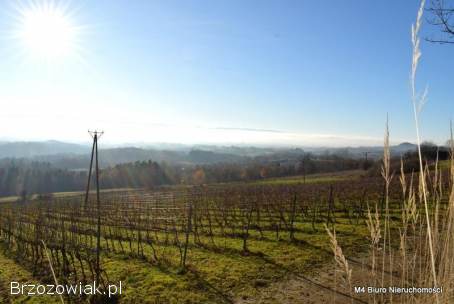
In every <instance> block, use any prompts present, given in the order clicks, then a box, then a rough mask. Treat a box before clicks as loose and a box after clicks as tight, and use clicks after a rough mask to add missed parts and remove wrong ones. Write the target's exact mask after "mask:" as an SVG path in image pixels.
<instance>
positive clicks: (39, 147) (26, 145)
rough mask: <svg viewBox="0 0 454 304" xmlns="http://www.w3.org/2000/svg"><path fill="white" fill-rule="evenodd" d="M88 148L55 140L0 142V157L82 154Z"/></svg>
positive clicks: (86, 151)
mask: <svg viewBox="0 0 454 304" xmlns="http://www.w3.org/2000/svg"><path fill="white" fill-rule="evenodd" d="M89 149H90V148H89V147H88V146H84V145H78V144H71V143H65V142H60V141H55V140H49V141H40V142H32V141H31V142H25V141H23V142H0V158H6V157H14V158H21V157H25V158H29V157H34V156H38V155H52V154H83V153H88V151H89Z"/></svg>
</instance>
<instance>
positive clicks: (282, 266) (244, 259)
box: [0, 176, 449, 303]
mask: <svg viewBox="0 0 454 304" xmlns="http://www.w3.org/2000/svg"><path fill="white" fill-rule="evenodd" d="M408 178H410V177H408ZM439 186H440V185H439ZM448 186H449V185H448V183H445V184H443V185H442V186H440V187H443V189H444V188H446V187H448ZM384 189H385V188H384V183H383V180H382V179H381V178H372V177H363V176H357V177H356V178H351V179H349V180H339V181H337V182H334V183H333V182H319V183H308V184H304V183H298V184H295V183H291V184H288V185H285V184H276V185H254V184H250V185H247V184H245V185H239V184H238V185H228V184H224V185H213V186H197V187H188V188H182V187H180V188H176V189H175V188H169V189H165V188H163V189H160V190H157V191H145V190H137V191H124V192H106V193H102V195H101V200H100V205H99V206H97V204H96V203H95V197H94V196H93V197H90V198H89V200H88V203H87V204H85V203H84V200H83V197H82V196H78V195H74V196H71V197H66V198H45V197H41V198H39V199H34V200H32V201H29V202H9V203H2V204H1V205H0V214H1V217H0V238H1V246H2V249H3V254H4V255H5V256H7V257H8V258H9V259H13V260H14V261H15V262H16V263H17V264H19V265H20V266H21V267H23V268H24V269H26V270H27V271H29V272H30V273H31V276H32V277H33V278H34V279H35V280H39V281H42V282H53V278H52V273H51V269H50V267H49V261H51V262H52V265H53V269H54V271H55V276H56V278H57V279H58V281H59V283H65V284H71V283H72V284H77V283H78V282H87V283H88V282H92V281H95V280H96V281H97V282H101V283H100V284H101V285H103V286H106V285H107V284H108V283H109V282H112V281H118V280H121V281H123V284H124V289H125V292H124V294H123V295H122V296H121V297H119V298H115V299H110V300H111V301H112V300H115V301H119V302H123V303H131V302H134V301H138V300H139V299H140V300H141V301H142V302H144V301H145V302H147V301H148V302H149V303H180V302H187V303H197V302H211V303H219V302H225V303H233V302H236V301H237V300H238V299H241V300H244V301H247V299H248V298H249V297H254V296H256V295H258V294H259V293H260V291H261V289H262V288H266V287H267V286H269V285H270V284H273V283H274V282H279V281H281V280H284V279H285V278H286V277H287V276H289V275H291V274H298V273H300V274H301V273H305V274H308V273H311V272H312V271H314V270H315V269H316V268H317V267H319V266H320V265H323V264H326V263H327V261H330V260H331V259H332V252H331V250H330V243H329V238H328V235H327V234H326V231H325V227H329V228H330V229H331V228H335V229H336V231H337V238H338V240H339V242H340V243H341V244H342V246H343V249H344V250H345V252H347V253H352V254H353V255H356V256H358V255H359V254H360V253H364V252H367V250H368V239H367V236H368V233H369V232H368V229H367V225H366V220H367V212H368V210H369V208H370V207H369V206H374V207H375V206H377V208H384V203H385V191H384ZM404 196H405V193H402V191H401V189H400V186H399V182H398V180H397V179H395V181H394V182H393V183H392V184H391V185H390V191H389V199H390V204H389V212H390V214H391V219H393V220H400V218H401V213H402V207H403V205H402V202H403V201H404ZM444 202H445V199H444ZM443 206H444V205H441V206H440V208H444V207H443ZM395 233H396V231H393V233H392V234H393V235H394V234H395ZM397 245H398V244H397ZM397 245H396V246H397ZM3 280H4V279H3ZM0 283H1V282H0ZM3 287H4V286H3ZM325 287H326V286H325ZM327 288H328V287H327ZM329 288H331V287H329ZM332 292H334V291H332ZM143 294H146V296H145V297H144V296H143ZM0 295H1V293H0ZM5 299H7V298H5ZM51 299H52V300H55V301H58V298H56V297H52V298H51ZM9 300H11V299H9ZM31 300H32V301H39V300H40V298H39V297H35V298H33V299H31ZM41 300H42V298H41ZM66 300H68V302H69V301H71V302H74V301H75V302H86V301H91V302H99V303H104V301H105V300H106V299H102V298H90V299H88V298H75V297H72V298H71V297H69V296H68V297H67V299H66ZM44 301H46V300H44Z"/></svg>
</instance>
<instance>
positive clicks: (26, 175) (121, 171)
mask: <svg viewBox="0 0 454 304" xmlns="http://www.w3.org/2000/svg"><path fill="white" fill-rule="evenodd" d="M422 149H423V156H424V158H425V160H427V161H428V162H433V161H434V160H435V159H437V157H438V159H440V160H444V159H448V158H449V151H448V149H447V148H444V147H437V146H435V145H424V146H423V148H422ZM197 155H198V156H207V155H210V154H209V153H200V152H199V153H198V154H197ZM403 158H404V160H405V164H406V166H405V170H406V171H407V172H411V171H417V170H418V159H417V155H416V153H415V151H410V152H406V153H405V154H403ZM400 159H401V156H394V158H393V160H392V164H393V168H394V170H396V171H397V170H399V168H400ZM355 169H363V170H368V172H369V174H380V173H379V172H380V160H379V159H368V160H367V161H366V159H364V158H350V157H348V156H344V155H333V154H325V155H314V154H311V153H304V154H298V155H292V156H291V157H289V156H288V155H279V154H278V155H272V156H261V157H256V158H253V159H249V160H247V161H246V160H242V161H237V162H232V161H230V162H217V163H207V164H193V163H186V164H182V163H178V164H175V163H168V162H164V161H163V162H159V163H158V162H155V161H152V160H145V161H143V160H141V161H135V162H127V163H123V164H117V165H114V166H109V167H105V168H102V169H101V171H100V187H101V188H102V189H112V188H153V187H156V186H162V185H177V184H187V185H197V184H205V183H220V182H233V181H253V180H260V179H264V178H273V177H284V176H296V175H306V174H314V173H327V172H336V171H344V170H355ZM86 183H87V170H70V169H62V168H58V167H55V166H54V165H53V164H51V163H49V162H43V161H36V160H32V159H28V158H19V159H18V158H4V159H0V196H10V195H19V196H26V195H28V194H32V193H33V194H34V193H38V194H44V193H52V192H65V191H81V190H84V189H85V187H86Z"/></svg>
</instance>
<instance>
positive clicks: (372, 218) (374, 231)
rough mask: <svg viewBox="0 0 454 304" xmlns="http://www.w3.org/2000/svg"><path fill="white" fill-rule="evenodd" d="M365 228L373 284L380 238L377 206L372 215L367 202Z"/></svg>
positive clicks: (375, 282) (374, 282)
mask: <svg viewBox="0 0 454 304" xmlns="http://www.w3.org/2000/svg"><path fill="white" fill-rule="evenodd" d="M366 225H367V229H368V230H369V234H370V247H371V250H372V279H373V284H374V286H375V285H376V284H377V279H376V275H375V267H376V260H375V255H376V252H377V251H378V244H379V243H380V238H381V229H380V215H379V213H378V206H377V204H375V212H374V214H373V215H372V214H371V212H370V208H369V204H368V205H367V219H366ZM374 303H375V294H374Z"/></svg>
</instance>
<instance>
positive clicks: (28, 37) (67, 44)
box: [17, 2, 77, 60]
mask: <svg viewBox="0 0 454 304" xmlns="http://www.w3.org/2000/svg"><path fill="white" fill-rule="evenodd" d="M17 36H18V38H19V40H20V41H21V44H22V45H23V47H24V49H25V52H27V53H29V55H32V56H34V57H35V56H36V57H40V58H44V59H46V60H54V59H59V58H62V57H67V56H68V55H70V54H71V53H73V52H74V51H75V48H76V40H77V28H76V27H75V25H74V24H73V22H72V20H71V18H70V15H69V14H68V13H67V12H66V11H65V9H64V8H62V7H59V6H58V5H56V4H55V3H54V2H43V3H41V5H38V4H34V5H31V6H29V7H26V8H23V9H21V11H20V19H19V29H18V33H17Z"/></svg>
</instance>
